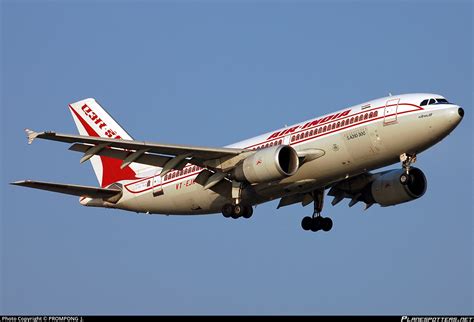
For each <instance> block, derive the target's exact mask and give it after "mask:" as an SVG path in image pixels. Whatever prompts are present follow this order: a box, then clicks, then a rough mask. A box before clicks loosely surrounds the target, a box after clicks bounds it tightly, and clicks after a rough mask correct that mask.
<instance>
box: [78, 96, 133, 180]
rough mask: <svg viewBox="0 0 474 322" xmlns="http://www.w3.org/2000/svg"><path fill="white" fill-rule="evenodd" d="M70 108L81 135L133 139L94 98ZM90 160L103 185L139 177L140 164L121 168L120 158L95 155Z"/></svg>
mask: <svg viewBox="0 0 474 322" xmlns="http://www.w3.org/2000/svg"><path fill="white" fill-rule="evenodd" d="M69 109H70V110H71V114H72V118H73V119H74V122H75V123H76V127H77V129H78V130H79V133H80V134H81V135H88V136H96V137H104V138H114V139H124V140H133V139H132V137H131V136H130V135H129V134H128V133H127V132H126V131H125V130H124V129H123V128H122V127H121V126H120V125H119V124H118V123H117V122H116V121H115V120H114V119H113V118H112V117H111V116H110V115H109V114H108V113H107V112H106V111H105V110H104V109H103V108H102V106H100V105H99V103H97V101H96V100H95V99H93V98H87V99H85V100H82V101H79V102H76V103H72V104H69ZM90 160H91V163H92V167H93V168H94V172H95V175H96V176H97V180H98V181H99V184H100V185H101V187H107V186H109V185H110V184H112V183H114V182H117V181H121V180H133V179H137V172H138V170H139V167H140V166H139V165H136V164H131V165H129V166H127V167H125V168H123V169H120V165H121V164H122V161H121V160H118V159H113V158H109V157H104V156H93V157H92V158H91V159H90Z"/></svg>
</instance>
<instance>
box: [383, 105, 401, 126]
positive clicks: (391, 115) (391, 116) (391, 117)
mask: <svg viewBox="0 0 474 322" xmlns="http://www.w3.org/2000/svg"><path fill="white" fill-rule="evenodd" d="M399 102H400V99H399V98H394V99H390V100H388V101H387V102H386V103H385V110H384V118H383V124H384V125H389V124H393V123H396V122H397V113H398V103H399Z"/></svg>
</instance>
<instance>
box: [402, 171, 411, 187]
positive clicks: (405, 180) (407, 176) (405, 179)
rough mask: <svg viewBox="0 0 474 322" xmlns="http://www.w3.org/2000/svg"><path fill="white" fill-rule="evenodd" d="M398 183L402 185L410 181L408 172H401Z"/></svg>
mask: <svg viewBox="0 0 474 322" xmlns="http://www.w3.org/2000/svg"><path fill="white" fill-rule="evenodd" d="M400 183H401V184H402V185H407V184H409V183H410V174H408V173H402V175H401V176H400Z"/></svg>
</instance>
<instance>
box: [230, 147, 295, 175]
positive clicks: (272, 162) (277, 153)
mask: <svg viewBox="0 0 474 322" xmlns="http://www.w3.org/2000/svg"><path fill="white" fill-rule="evenodd" d="M298 167H299V159H298V154H297V153H296V151H295V149H293V148H292V147H290V146H288V145H278V146H272V147H269V148H266V149H262V150H258V151H257V152H255V153H254V154H252V155H250V156H249V157H247V158H246V159H245V160H244V161H243V162H242V163H241V164H240V165H238V166H237V167H236V168H235V170H234V173H233V174H234V177H235V179H237V180H238V181H248V182H250V183H261V182H270V181H274V180H279V179H283V178H285V177H289V176H291V175H293V174H295V173H296V171H298Z"/></svg>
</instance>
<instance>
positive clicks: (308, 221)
mask: <svg viewBox="0 0 474 322" xmlns="http://www.w3.org/2000/svg"><path fill="white" fill-rule="evenodd" d="M312 224H313V218H311V217H308V216H306V217H304V218H303V220H301V228H303V229H304V230H310V229H311V226H312Z"/></svg>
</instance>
